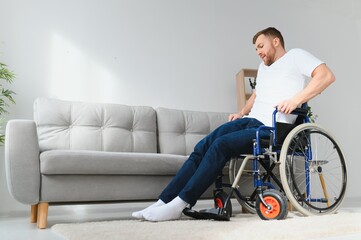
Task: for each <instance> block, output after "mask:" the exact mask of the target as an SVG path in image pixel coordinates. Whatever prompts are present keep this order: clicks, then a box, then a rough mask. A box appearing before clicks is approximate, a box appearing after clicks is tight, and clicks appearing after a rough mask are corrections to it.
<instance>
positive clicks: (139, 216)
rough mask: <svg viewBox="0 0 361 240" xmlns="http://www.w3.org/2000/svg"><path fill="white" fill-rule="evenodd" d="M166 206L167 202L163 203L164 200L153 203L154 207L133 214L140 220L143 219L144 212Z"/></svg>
mask: <svg viewBox="0 0 361 240" xmlns="http://www.w3.org/2000/svg"><path fill="white" fill-rule="evenodd" d="M163 205H165V202H163V201H162V200H160V199H159V200H158V201H157V202H155V203H153V204H152V205H150V206H149V207H147V208H145V209H143V210H141V211H137V212H133V213H132V216H133V217H135V218H138V219H142V218H144V217H143V213H144V211H147V210H148V209H151V208H154V207H159V206H163Z"/></svg>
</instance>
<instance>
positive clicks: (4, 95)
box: [0, 62, 15, 144]
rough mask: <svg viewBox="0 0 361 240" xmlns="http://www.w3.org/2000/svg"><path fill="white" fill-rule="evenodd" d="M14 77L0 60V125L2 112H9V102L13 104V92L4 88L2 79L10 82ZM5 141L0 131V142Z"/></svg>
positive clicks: (2, 116) (2, 118)
mask: <svg viewBox="0 0 361 240" xmlns="http://www.w3.org/2000/svg"><path fill="white" fill-rule="evenodd" d="M14 79H15V74H14V73H13V72H12V71H10V70H9V69H8V68H7V65H6V64H4V63H1V62H0V80H1V82H0V94H1V95H0V124H1V125H0V126H2V125H3V123H4V114H7V113H9V112H8V111H7V108H9V106H10V105H9V104H10V103H12V104H15V101H14V99H13V95H14V94H15V92H13V91H11V90H9V89H7V88H6V86H4V85H3V81H5V82H6V83H12V82H13V81H14ZM4 141H5V135H4V134H2V133H0V144H3V143H4Z"/></svg>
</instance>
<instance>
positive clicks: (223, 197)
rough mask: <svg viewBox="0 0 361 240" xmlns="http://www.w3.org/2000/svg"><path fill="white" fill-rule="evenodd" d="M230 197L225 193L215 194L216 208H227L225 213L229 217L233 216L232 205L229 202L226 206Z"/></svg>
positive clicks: (218, 192)
mask: <svg viewBox="0 0 361 240" xmlns="http://www.w3.org/2000/svg"><path fill="white" fill-rule="evenodd" d="M227 197H228V195H227V194H226V193H225V192H223V191H217V192H216V193H215V194H214V207H215V208H224V206H226V208H225V211H226V214H227V215H228V217H231V216H232V203H231V201H229V202H228V203H227V205H226V201H227Z"/></svg>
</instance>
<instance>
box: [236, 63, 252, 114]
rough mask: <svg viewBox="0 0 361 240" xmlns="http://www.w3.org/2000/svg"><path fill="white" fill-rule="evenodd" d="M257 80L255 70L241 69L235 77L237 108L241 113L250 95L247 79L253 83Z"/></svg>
mask: <svg viewBox="0 0 361 240" xmlns="http://www.w3.org/2000/svg"><path fill="white" fill-rule="evenodd" d="M256 78H257V70H256V69H249V68H243V69H241V71H239V73H237V75H236V88H237V106H238V111H241V110H242V108H243V107H244V105H246V102H247V100H248V99H249V97H250V96H251V95H252V88H251V86H250V84H249V79H251V81H254V79H256Z"/></svg>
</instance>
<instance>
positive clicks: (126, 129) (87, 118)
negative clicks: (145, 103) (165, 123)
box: [34, 98, 157, 153]
mask: <svg viewBox="0 0 361 240" xmlns="http://www.w3.org/2000/svg"><path fill="white" fill-rule="evenodd" d="M34 120H35V122H36V124H37V130H38V137H39V146H40V151H46V150H54V149H71V150H95V151H110V152H147V153H155V152H157V133H156V129H157V128H156V112H155V110H154V109H153V108H151V107H141V106H135V107H134V106H126V105H120V104H106V103H84V102H70V101H62V100H57V99H48V98H38V99H36V100H35V102H34Z"/></svg>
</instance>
